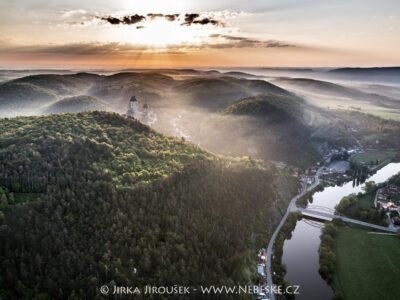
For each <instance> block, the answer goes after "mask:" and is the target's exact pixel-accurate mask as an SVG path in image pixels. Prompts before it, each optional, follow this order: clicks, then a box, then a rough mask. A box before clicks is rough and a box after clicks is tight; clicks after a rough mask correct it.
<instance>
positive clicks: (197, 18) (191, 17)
mask: <svg viewBox="0 0 400 300" xmlns="http://www.w3.org/2000/svg"><path fill="white" fill-rule="evenodd" d="M97 18H99V19H101V20H103V21H106V22H107V23H109V24H111V25H132V24H137V23H141V22H143V21H152V20H155V19H165V20H167V21H169V22H175V21H178V20H181V21H183V23H181V24H180V25H182V26H191V25H208V24H211V25H213V26H224V25H225V24H224V23H223V22H222V21H221V20H218V19H216V18H215V17H212V16H208V14H207V13H204V14H197V13H190V14H161V13H148V14H147V15H138V14H135V15H129V16H123V17H115V16H111V15H109V16H103V17H97Z"/></svg>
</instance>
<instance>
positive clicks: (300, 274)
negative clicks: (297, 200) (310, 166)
mask: <svg viewBox="0 0 400 300" xmlns="http://www.w3.org/2000/svg"><path fill="white" fill-rule="evenodd" d="M399 172H400V163H390V164H388V165H386V166H385V167H383V168H382V169H380V170H378V171H377V173H376V174H374V175H372V176H371V177H370V178H368V179H367V181H371V180H373V181H375V182H376V183H381V182H384V181H386V180H387V179H388V178H390V177H391V176H393V175H395V174H397V173H399ZM363 186H364V184H363V185H359V186H355V187H353V182H348V183H345V184H344V185H343V186H334V187H327V188H325V189H324V190H323V191H321V192H317V193H315V194H314V196H313V203H312V204H311V205H318V206H325V207H328V208H332V209H334V208H335V206H336V205H337V204H338V203H339V202H340V200H341V199H342V198H343V197H344V196H347V195H349V194H351V193H358V192H361V191H362V188H363ZM322 227H323V223H320V222H310V221H308V220H306V219H302V220H300V221H298V222H297V224H296V227H295V229H294V230H293V232H292V237H291V239H290V240H286V241H285V243H284V245H283V256H282V262H283V264H285V265H286V270H287V273H286V280H288V281H289V282H290V283H291V284H292V285H300V295H297V296H296V299H298V300H314V299H315V300H325V299H327V300H329V299H332V296H333V292H332V289H331V288H330V286H329V285H328V284H327V283H326V282H325V281H324V280H323V279H322V278H321V276H320V275H319V272H318V269H319V254H318V248H319V244H320V238H319V237H320V235H321V229H322Z"/></svg>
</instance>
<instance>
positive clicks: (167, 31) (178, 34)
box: [113, 19, 212, 49]
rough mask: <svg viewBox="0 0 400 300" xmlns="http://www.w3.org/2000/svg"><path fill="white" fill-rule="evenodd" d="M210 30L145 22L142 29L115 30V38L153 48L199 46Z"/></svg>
mask: <svg viewBox="0 0 400 300" xmlns="http://www.w3.org/2000/svg"><path fill="white" fill-rule="evenodd" d="M211 32H212V31H211V29H210V28H199V27H197V26H182V25H180V23H179V22H168V21H165V20H163V19H160V20H152V21H151V22H144V23H143V24H141V25H140V27H139V28H138V27H135V26H120V27H118V28H116V29H115V32H114V34H113V35H114V38H116V39H117V40H118V42H121V43H127V44H133V45H138V46H144V47H148V48H150V49H152V48H156V49H159V48H167V47H170V46H181V45H188V46H190V45H198V44H201V43H202V42H204V39H206V38H207V36H208V35H210V34H211Z"/></svg>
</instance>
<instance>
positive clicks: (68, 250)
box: [0, 112, 296, 299]
mask: <svg viewBox="0 0 400 300" xmlns="http://www.w3.org/2000/svg"><path fill="white" fill-rule="evenodd" d="M0 128H1V129H2V130H1V132H0V187H1V188H0V239H1V242H0V267H1V272H0V299H101V298H102V295H101V294H100V293H99V287H100V286H102V285H104V284H108V285H109V286H110V287H111V286H113V285H114V284H116V285H119V286H144V285H147V284H150V285H159V286H166V285H174V284H184V285H194V286H196V285H200V284H203V285H220V284H228V285H230V284H234V283H240V284H247V283H250V282H251V280H252V279H253V276H254V274H255V265H254V264H255V261H254V257H255V253H256V252H255V251H256V249H257V248H258V247H261V246H262V245H265V244H266V242H267V240H268V238H269V236H270V233H271V231H272V228H273V225H274V223H276V222H277V220H278V219H279V215H280V214H281V211H283V210H281V208H283V207H284V206H285V203H284V200H283V199H289V197H290V195H289V194H290V193H291V192H293V191H294V189H295V188H296V184H295V182H293V181H292V179H290V178H287V177H285V176H283V175H278V174H277V171H276V170H274V169H272V168H269V167H265V166H263V165H260V164H259V163H257V162H254V161H251V160H245V159H243V160H232V159H223V158H217V157H215V156H213V155H212V154H210V153H207V152H205V151H202V150H201V149H199V148H198V147H196V146H194V145H191V144H187V143H185V142H184V141H182V140H179V139H176V138H171V137H166V136H163V135H160V134H158V133H156V132H154V131H153V130H151V129H150V128H148V127H146V126H144V125H142V124H141V123H139V122H137V121H135V120H133V119H126V118H123V117H121V116H119V115H117V114H110V113H100V112H91V113H82V114H77V115H72V114H65V115H51V116H45V117H24V118H15V119H1V120H0ZM278 179H279V185H278ZM278 186H279V188H278ZM285 193H286V194H285ZM277 205H279V206H281V208H280V207H277ZM134 268H136V269H137V273H136V274H135V273H134V272H133V270H134ZM35 297H36V298H35ZM172 298H173V299H176V298H177V296H176V295H172V296H171V299H172ZM192 298H196V299H198V298H199V295H193V297H192ZM221 299H222V298H221Z"/></svg>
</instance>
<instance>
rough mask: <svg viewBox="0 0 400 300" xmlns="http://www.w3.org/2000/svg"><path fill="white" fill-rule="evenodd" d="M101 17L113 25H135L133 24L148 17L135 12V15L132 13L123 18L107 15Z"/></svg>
mask: <svg viewBox="0 0 400 300" xmlns="http://www.w3.org/2000/svg"><path fill="white" fill-rule="evenodd" d="M100 19H101V20H103V21H107V22H108V23H110V24H111V25H119V24H125V25H133V24H136V23H140V22H142V21H144V20H145V19H146V17H145V16H141V15H138V14H135V15H131V16H124V17H122V18H116V17H112V16H107V17H100Z"/></svg>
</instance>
